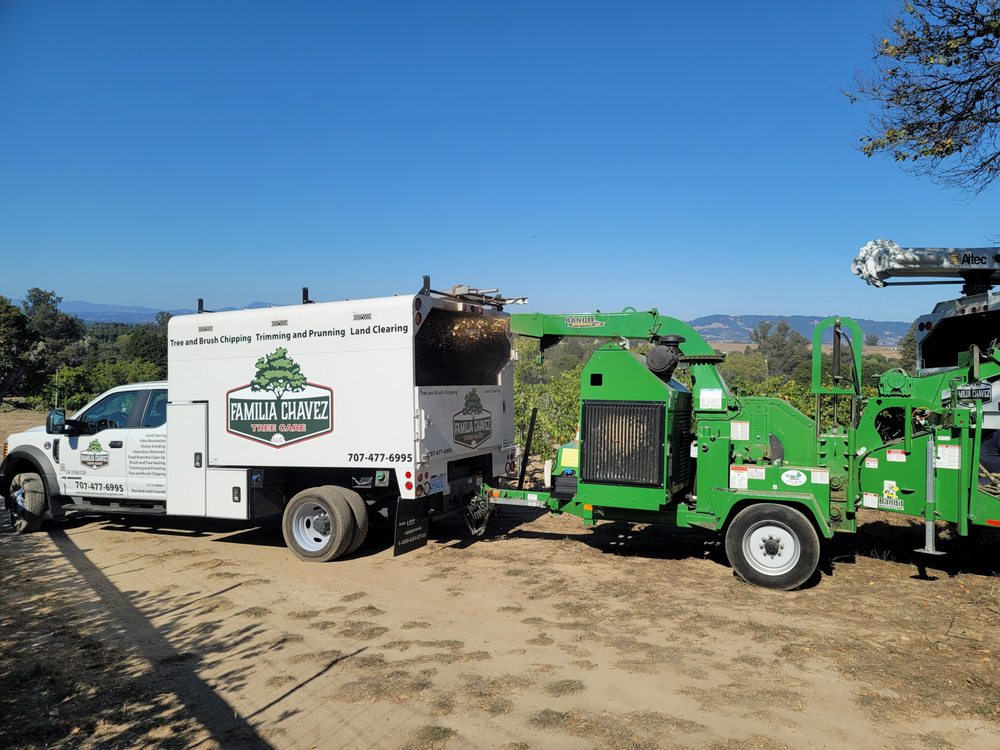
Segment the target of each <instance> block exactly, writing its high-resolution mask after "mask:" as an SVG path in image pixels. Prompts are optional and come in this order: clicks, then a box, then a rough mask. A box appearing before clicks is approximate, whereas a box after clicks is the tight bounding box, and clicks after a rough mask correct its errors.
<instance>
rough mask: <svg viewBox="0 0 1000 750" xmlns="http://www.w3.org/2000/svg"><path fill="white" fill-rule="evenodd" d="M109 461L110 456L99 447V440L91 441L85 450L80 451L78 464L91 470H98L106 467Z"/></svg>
mask: <svg viewBox="0 0 1000 750" xmlns="http://www.w3.org/2000/svg"><path fill="white" fill-rule="evenodd" d="M110 461H111V454H109V453H108V452H107V451H106V450H104V448H103V447H101V441H100V440H91V441H90V444H89V445H88V446H87V450H85V451H80V463H81V464H83V465H84V466H88V467H90V468H91V469H100V468H102V467H104V466H107V465H108V463H109V462H110Z"/></svg>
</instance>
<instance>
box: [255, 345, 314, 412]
mask: <svg viewBox="0 0 1000 750" xmlns="http://www.w3.org/2000/svg"><path fill="white" fill-rule="evenodd" d="M256 366H257V374H256V375H255V376H254V379H253V380H251V381H250V390H251V391H254V392H257V391H270V392H271V393H273V394H274V398H275V400H277V401H279V402H280V401H281V397H282V396H284V395H285V394H286V393H297V392H299V391H301V390H303V389H304V388H305V387H306V376H305V375H303V374H302V368H301V367H299V363H298V362H296V361H294V360H293V359H292V358H291V357H289V356H288V350H287V349H285V348H284V347H283V346H279V347H278V348H277V349H275V350H274V351H273V352H271V353H270V354H267V355H265V356H263V357H261V358H260V359H258V360H257V365H256Z"/></svg>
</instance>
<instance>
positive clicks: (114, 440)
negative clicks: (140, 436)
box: [59, 390, 146, 498]
mask: <svg viewBox="0 0 1000 750" xmlns="http://www.w3.org/2000/svg"><path fill="white" fill-rule="evenodd" d="M145 400H146V399H145V393H144V392H143V391H139V390H130V391H117V392H115V393H110V394H108V395H107V396H105V397H104V398H102V399H101V400H100V401H98V402H97V403H96V404H94V405H93V406H91V407H90V408H88V409H87V410H86V411H85V412H83V413H82V414H81V415H79V416H78V417H77V421H78V422H80V423H82V426H83V429H82V430H81V434H79V435H72V436H68V437H66V438H62V439H60V448H59V470H60V471H59V473H60V475H61V481H62V488H63V493H64V494H66V495H72V496H76V497H102V498H103V497H106V498H124V497H127V494H126V469H125V466H126V462H125V444H126V443H127V442H128V439H129V436H130V435H131V430H130V429H129V427H130V425H132V424H133V423H134V420H138V414H139V410H140V409H141V407H142V405H143V404H144V403H145Z"/></svg>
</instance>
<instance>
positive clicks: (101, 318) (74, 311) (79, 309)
mask: <svg viewBox="0 0 1000 750" xmlns="http://www.w3.org/2000/svg"><path fill="white" fill-rule="evenodd" d="M259 307H273V305H272V304H270V303H269V302H251V303H250V304H249V305H246V307H243V308H239V307H221V308H218V309H217V312H222V311H224V310H240V309H249V308H259ZM59 309H60V310H62V311H63V312H64V313H69V314H70V315H75V316H76V317H78V318H80V320H83V321H85V322H87V323H155V322H156V316H157V314H158V313H160V312H161V310H159V309H157V308H154V307H138V306H134V305H103V304H97V303H94V302H84V301H82V300H69V301H68V302H63V303H62V304H61V305H60V306H59ZM167 312H169V313H170V314H171V315H186V314H188V313H193V312H194V309H193V308H179V309H175V310H167Z"/></svg>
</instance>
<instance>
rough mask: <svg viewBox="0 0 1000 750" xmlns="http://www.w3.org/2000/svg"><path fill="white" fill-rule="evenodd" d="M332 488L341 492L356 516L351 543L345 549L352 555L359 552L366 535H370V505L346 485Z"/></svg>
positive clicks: (345, 551) (346, 553)
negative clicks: (345, 486)
mask: <svg viewBox="0 0 1000 750" xmlns="http://www.w3.org/2000/svg"><path fill="white" fill-rule="evenodd" d="M331 489H333V490H335V491H336V492H338V493H340V496H341V497H343V498H344V500H346V501H347V504H348V505H350V506H351V515H352V516H353V517H354V534H353V535H352V536H351V543H350V544H348V545H347V549H346V550H344V554H345V555H350V554H353V553H354V552H357V550H358V548H359V547H361V545H362V544H364V543H365V537H367V536H368V506H367V505H366V504H365V501H364V498H362V497H361V495H359V494H358V493H357V492H355V491H354V490H349V489H346V488H344V487H331Z"/></svg>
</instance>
